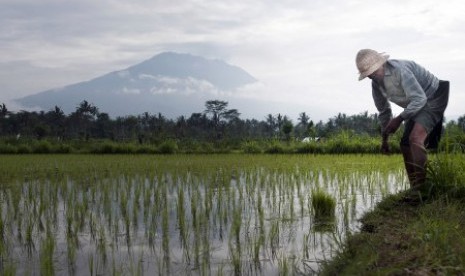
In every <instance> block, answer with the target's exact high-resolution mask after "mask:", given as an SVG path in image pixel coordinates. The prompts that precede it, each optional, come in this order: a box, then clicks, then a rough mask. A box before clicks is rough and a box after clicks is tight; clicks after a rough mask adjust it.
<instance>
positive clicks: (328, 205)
mask: <svg viewBox="0 0 465 276" xmlns="http://www.w3.org/2000/svg"><path fill="white" fill-rule="evenodd" d="M311 200H312V207H313V211H314V215H315V218H316V219H317V220H320V219H321V220H324V219H331V218H333V217H334V215H335V210H336V201H335V200H334V198H333V197H332V196H331V195H329V194H327V193H326V192H324V191H322V190H317V191H314V192H313V193H312V199H311Z"/></svg>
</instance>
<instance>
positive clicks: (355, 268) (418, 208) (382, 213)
mask: <svg viewBox="0 0 465 276" xmlns="http://www.w3.org/2000/svg"><path fill="white" fill-rule="evenodd" d="M463 167H464V157H463V156H462V155H447V156H437V157H435V158H434V160H433V161H432V162H430V167H429V175H430V178H429V185H430V186H429V188H428V189H427V191H425V192H424V193H425V194H427V196H428V199H426V200H424V201H423V202H419V203H416V204H412V203H411V202H410V203H409V202H404V201H403V195H402V194H398V195H393V196H390V197H387V198H386V199H385V200H383V201H382V202H381V203H380V204H379V205H378V206H377V207H376V208H375V209H374V210H373V211H372V212H369V213H367V214H365V216H364V217H363V218H362V220H361V221H362V228H361V231H360V232H359V233H357V234H354V235H351V236H350V237H349V238H348V240H347V241H346V244H345V245H344V246H343V247H342V249H341V250H340V252H339V253H338V254H337V255H336V256H335V257H334V258H333V259H332V261H330V262H328V263H326V264H325V265H324V266H323V271H322V273H321V274H322V275H464V274H465V235H464V234H463V233H465V204H464V203H465V196H464V195H465V192H464V191H465V174H464V172H463Z"/></svg>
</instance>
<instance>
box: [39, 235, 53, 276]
mask: <svg viewBox="0 0 465 276" xmlns="http://www.w3.org/2000/svg"><path fill="white" fill-rule="evenodd" d="M55 246H56V241H55V239H54V237H53V236H47V237H46V238H45V240H44V241H43V242H42V244H41V248H40V272H41V274H42V275H55V266H54V260H53V254H54V252H55Z"/></svg>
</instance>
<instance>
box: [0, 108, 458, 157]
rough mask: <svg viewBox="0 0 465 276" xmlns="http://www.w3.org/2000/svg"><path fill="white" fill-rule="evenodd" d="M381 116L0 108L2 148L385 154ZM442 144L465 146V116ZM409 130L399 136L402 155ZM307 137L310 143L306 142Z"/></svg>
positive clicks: (394, 141) (395, 142) (450, 124)
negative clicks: (256, 115)
mask: <svg viewBox="0 0 465 276" xmlns="http://www.w3.org/2000/svg"><path fill="white" fill-rule="evenodd" d="M379 132H380V127H379V124H378V117H377V114H368V112H363V113H360V114H357V115H350V116H348V115H346V114H341V113H339V114H338V115H337V116H334V117H333V118H330V119H329V120H328V121H327V122H323V121H319V122H317V123H315V122H314V121H313V120H311V118H310V117H309V116H308V115H307V114H306V112H302V113H300V115H299V118H298V120H297V122H293V121H292V120H291V119H289V117H288V116H287V115H283V114H277V115H273V114H268V115H267V116H266V117H265V118H263V119H262V120H257V119H241V118H240V113H239V111H238V110H236V109H229V108H228V102H226V101H221V100H211V101H207V102H206V103H205V110H203V111H199V112H198V113H192V115H191V116H190V117H185V116H180V117H178V118H177V119H168V118H166V117H164V116H163V114H161V113H158V114H150V113H148V112H145V113H143V114H140V115H134V116H125V117H117V118H110V116H109V115H108V114H107V113H104V112H100V111H99V109H98V107H96V106H94V105H93V104H91V103H89V102H87V101H85V100H84V101H82V102H81V103H80V104H79V105H78V106H77V107H76V110H75V111H74V112H72V113H71V114H69V115H65V114H64V112H63V110H62V109H61V108H60V107H58V106H55V108H54V109H52V110H49V111H47V112H45V111H40V112H30V111H24V110H22V111H20V112H16V113H14V112H10V111H8V108H7V107H6V106H5V104H3V105H0V137H1V140H0V153H11V154H16V153H19V154H23V153H131V154H132V153H161V154H170V153H226V152H245V153H377V152H379V139H380V138H379ZM445 133H446V135H445V136H444V138H443V140H442V142H441V146H442V147H443V148H444V149H446V150H449V151H452V150H453V151H459V152H463V151H464V145H465V115H464V116H462V117H460V118H458V120H457V121H449V122H447V124H446V127H445ZM400 134H401V132H398V133H397V134H396V136H395V137H394V139H391V148H392V151H393V152H399V147H398V141H399V138H400ZM304 139H305V142H302V141H303V140H304Z"/></svg>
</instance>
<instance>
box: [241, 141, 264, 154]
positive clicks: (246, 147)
mask: <svg viewBox="0 0 465 276" xmlns="http://www.w3.org/2000/svg"><path fill="white" fill-rule="evenodd" d="M241 148H242V151H243V152H244V153H262V148H261V147H260V145H259V144H258V143H257V142H256V141H247V142H244V143H242V145H241Z"/></svg>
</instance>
